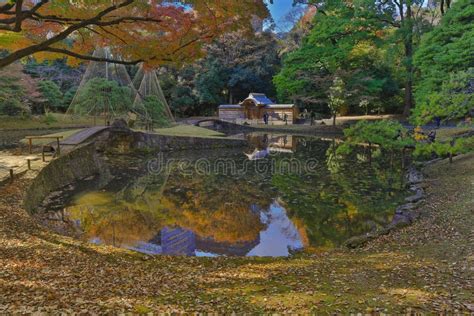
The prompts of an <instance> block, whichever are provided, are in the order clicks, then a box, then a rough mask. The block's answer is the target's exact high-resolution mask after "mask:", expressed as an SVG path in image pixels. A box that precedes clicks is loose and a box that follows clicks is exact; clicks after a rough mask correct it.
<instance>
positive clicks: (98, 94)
mask: <svg viewBox="0 0 474 316" xmlns="http://www.w3.org/2000/svg"><path fill="white" fill-rule="evenodd" d="M131 107H132V92H131V90H130V88H128V87H121V86H119V85H118V83H117V82H115V81H110V80H106V79H102V78H94V79H92V80H89V81H88V82H87V83H86V84H85V85H84V86H83V87H82V88H81V89H80V90H79V92H78V94H77V96H76V99H75V102H74V108H73V111H74V113H75V114H79V115H94V116H96V115H105V118H106V120H108V119H109V118H110V117H111V116H114V115H120V114H123V113H127V111H129V110H130V109H131Z"/></svg>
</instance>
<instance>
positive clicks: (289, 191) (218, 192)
mask: <svg viewBox="0 0 474 316" xmlns="http://www.w3.org/2000/svg"><path fill="white" fill-rule="evenodd" d="M246 137H248V140H249V148H239V149H216V150H207V151H184V152H177V153H174V154H167V155H163V154H156V155H151V156H109V157H106V159H107V160H106V161H107V163H106V165H107V168H105V169H104V172H103V174H101V175H99V176H97V177H95V178H90V179H87V180H84V181H82V182H80V183H78V184H76V185H75V189H74V190H73V191H71V192H70V193H69V194H68V195H67V196H66V195H65V196H63V197H62V199H60V200H56V202H54V201H53V202H51V204H50V205H49V206H48V207H49V209H54V208H56V209H57V210H61V212H63V213H64V214H65V215H66V216H67V217H68V218H69V219H70V220H71V222H73V223H74V225H76V226H77V228H78V229H80V231H81V238H83V239H85V240H88V241H90V242H94V243H101V244H108V245H114V246H117V247H124V248H128V249H133V250H136V251H139V252H143V253H147V254H166V255H189V256H219V255H228V256H288V255H290V254H292V253H293V252H296V251H302V250H303V251H319V250H326V249H330V248H333V247H337V246H339V245H341V244H342V243H343V242H344V241H345V240H347V239H348V238H350V237H352V236H356V235H361V234H364V233H367V232H369V231H373V230H376V229H379V228H380V227H382V226H384V225H386V224H387V223H389V222H390V221H391V219H392V216H393V214H394V211H395V208H396V206H397V205H398V204H400V203H401V202H402V201H403V198H404V196H405V195H406V191H405V185H404V176H403V172H402V168H401V158H400V157H399V156H396V155H391V154H389V153H383V152H381V151H380V150H377V149H376V150H373V151H372V153H371V155H369V154H368V149H367V148H366V147H363V146H361V147H360V148H358V149H357V150H355V151H354V152H353V153H351V154H350V155H348V156H340V155H338V154H336V148H337V145H338V143H339V142H338V140H336V139H320V138H311V137H301V136H292V135H275V134H253V135H247V136H246ZM369 156H370V162H369ZM58 201H60V202H58Z"/></svg>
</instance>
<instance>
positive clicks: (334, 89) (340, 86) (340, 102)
mask: <svg viewBox="0 0 474 316" xmlns="http://www.w3.org/2000/svg"><path fill="white" fill-rule="evenodd" d="M345 90H346V85H345V84H344V81H342V79H341V78H339V77H335V78H334V80H333V83H332V86H331V87H330V88H329V109H330V110H331V114H332V125H333V126H336V115H337V113H338V112H339V110H340V109H341V108H342V107H343V106H344V105H345V104H346V91H345Z"/></svg>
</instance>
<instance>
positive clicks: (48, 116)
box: [42, 112, 58, 125]
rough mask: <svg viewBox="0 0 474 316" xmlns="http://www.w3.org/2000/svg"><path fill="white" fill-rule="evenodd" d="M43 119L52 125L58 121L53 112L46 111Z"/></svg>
mask: <svg viewBox="0 0 474 316" xmlns="http://www.w3.org/2000/svg"><path fill="white" fill-rule="evenodd" d="M42 121H43V123H45V124H46V125H50V124H53V123H56V122H57V121H58V119H57V118H56V117H55V116H54V115H53V114H52V113H49V112H46V113H45V115H44V117H43V120H42Z"/></svg>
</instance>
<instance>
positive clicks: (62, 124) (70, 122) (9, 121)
mask: <svg viewBox="0 0 474 316" xmlns="http://www.w3.org/2000/svg"><path fill="white" fill-rule="evenodd" d="M51 115H52V116H54V117H55V119H56V121H54V122H49V123H47V122H46V121H45V117H44V116H31V117H28V118H21V117H13V116H0V130H1V129H16V130H20V129H42V128H45V129H49V128H74V127H86V126H93V125H94V118H93V117H78V118H72V117H71V116H68V115H65V114H60V113H54V114H51ZM97 124H98V125H100V124H103V121H102V120H100V119H97Z"/></svg>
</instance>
